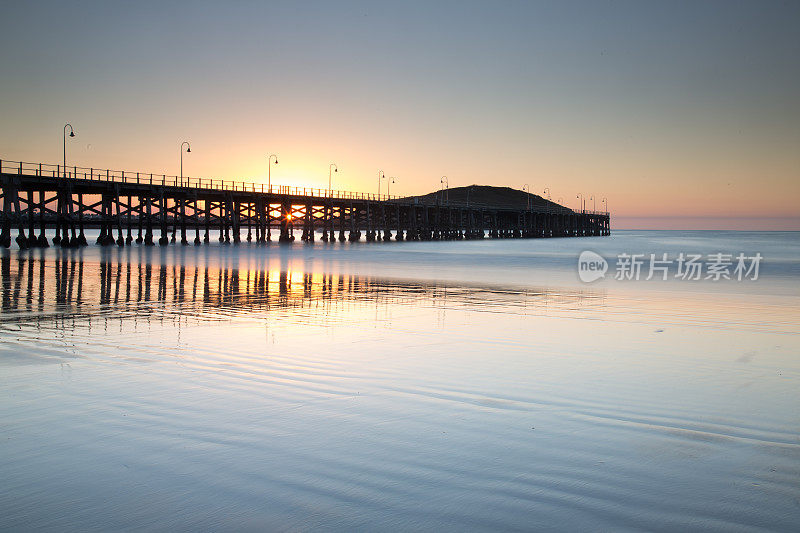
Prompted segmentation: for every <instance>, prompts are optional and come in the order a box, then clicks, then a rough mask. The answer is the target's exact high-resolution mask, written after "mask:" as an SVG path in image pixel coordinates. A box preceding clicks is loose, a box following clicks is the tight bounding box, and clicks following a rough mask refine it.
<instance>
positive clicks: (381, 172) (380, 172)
mask: <svg viewBox="0 0 800 533" xmlns="http://www.w3.org/2000/svg"><path fill="white" fill-rule="evenodd" d="M385 178H386V174H384V173H383V170H379V171H378V199H379V200H380V197H381V180H382V179H385Z"/></svg>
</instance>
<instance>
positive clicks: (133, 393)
mask: <svg viewBox="0 0 800 533" xmlns="http://www.w3.org/2000/svg"><path fill="white" fill-rule="evenodd" d="M584 251H591V252H594V253H595V254H596V255H597V256H599V257H600V258H602V259H603V260H605V261H606V263H607V271H606V273H605V277H604V278H603V279H599V280H597V281H594V282H592V283H586V282H583V281H581V279H580V276H579V265H578V263H579V261H578V258H579V256H580V255H581V252H584ZM650 254H654V256H653V257H651V255H650ZM663 254H667V255H666V257H664V255H663ZM681 254H683V257H684V259H686V258H688V257H689V256H695V257H696V256H699V257H696V260H695V263H698V262H699V263H700V268H701V269H702V272H701V276H700V279H688V278H687V276H682V275H681V271H682V269H683V267H684V266H686V265H685V264H683V263H681V264H680V265H679V261H678V258H679V256H680V255H681ZM717 254H722V255H721V256H718V255H717ZM739 254H742V256H743V258H744V261H745V264H744V266H745V267H747V268H746V269H745V270H743V271H742V270H740V271H738V272H737V270H736V268H737V257H738V256H739ZM629 256H635V261H634V263H636V262H637V261H639V267H637V268H638V269H639V270H637V271H636V272H634V271H633V270H631V269H627V268H626V266H625V265H626V261H627V260H628V259H626V258H628V257H629ZM757 256H760V257H761V259H760V260H755V259H753V258H755V257H757ZM653 259H656V260H660V261H662V262H661V263H658V265H659V266H661V267H662V269H661V270H659V269H656V270H654V271H651V267H652V266H653V264H654V263H653V261H652V260H653ZM753 263H757V265H754V264H753ZM754 266H757V267H758V268H757V271H756V270H755V269H754ZM714 271H717V272H720V271H721V272H722V273H723V274H727V275H722V274H720V276H716V275H715V274H714ZM634 274H635V275H634ZM0 275H1V276H2V294H0V530H51V531H92V530H118V529H125V530H128V529H137V530H188V531H197V530H217V531H243V530H244V531H246V530H253V531H265V530H268V531H283V530H291V531H297V530H300V531H306V530H326V531H327V530H334V531H358V530H364V531H396V530H402V531H431V530H446V531H463V530H468V531H482V530H485V531H497V530H502V531H505V530H570V531H574V530H624V529H645V530H672V531H684V530H699V529H702V530H717V531H752V530H763V529H766V530H776V531H797V530H798V529H800V320H799V319H800V233H797V232H786V233H777V232H775V233H767V232H753V233H746V232H669V231H662V232H634V231H618V232H615V234H614V235H612V236H611V237H595V238H582V239H546V240H501V241H493V240H488V239H487V240H484V241H468V242H428V243H408V242H403V243H395V242H392V243H376V244H366V243H352V244H351V243H343V244H339V243H336V244H324V243H321V242H318V243H316V244H314V245H304V244H300V243H295V244H294V245H291V246H281V245H278V244H271V245H268V246H260V245H256V244H242V245H239V246H223V245H220V244H217V243H214V244H212V245H210V246H202V247H194V246H187V247H182V246H180V245H177V246H175V245H172V246H170V247H168V248H159V247H156V248H144V247H136V246H134V247H132V248H127V247H126V248H122V249H119V248H116V247H114V248H107V249H102V248H99V247H96V246H91V247H88V248H86V249H83V250H61V249H48V250H34V251H25V252H20V251H18V250H15V249H11V250H4V251H0ZM664 276H666V277H667V279H666V280H664V279H663V277H664ZM617 277H621V278H626V279H615V278H617ZM636 277H638V278H639V279H638V280H637V279H636ZM648 277H650V278H651V279H649V280H648V279H646V278H648ZM717 277H719V279H718V280H717V279H716V278H717ZM738 277H742V279H741V280H739V279H738ZM627 278H633V279H627ZM727 278H730V279H727Z"/></svg>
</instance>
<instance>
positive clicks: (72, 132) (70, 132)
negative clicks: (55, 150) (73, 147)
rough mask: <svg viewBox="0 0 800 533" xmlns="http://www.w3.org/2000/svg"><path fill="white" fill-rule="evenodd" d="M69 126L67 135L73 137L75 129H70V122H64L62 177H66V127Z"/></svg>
mask: <svg viewBox="0 0 800 533" xmlns="http://www.w3.org/2000/svg"><path fill="white" fill-rule="evenodd" d="M68 127H69V136H70V137H75V130H73V129H72V124H70V123H69V122H67V123H66V124H64V177H65V178H66V177H67V128H68Z"/></svg>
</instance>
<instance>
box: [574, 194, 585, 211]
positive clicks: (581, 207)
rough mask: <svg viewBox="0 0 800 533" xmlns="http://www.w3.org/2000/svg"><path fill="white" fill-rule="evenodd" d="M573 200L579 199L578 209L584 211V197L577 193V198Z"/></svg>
mask: <svg viewBox="0 0 800 533" xmlns="http://www.w3.org/2000/svg"><path fill="white" fill-rule="evenodd" d="M575 198H580V200H581V203H580V204H578V207H580V209H581V210H582V211H586V197H585V196H584V195H583V193H578V196H576V197H575Z"/></svg>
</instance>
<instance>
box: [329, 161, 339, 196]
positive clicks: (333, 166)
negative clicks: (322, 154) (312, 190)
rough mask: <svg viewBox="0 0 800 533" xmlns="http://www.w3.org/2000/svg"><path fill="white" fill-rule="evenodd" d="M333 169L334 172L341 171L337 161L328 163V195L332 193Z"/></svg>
mask: <svg viewBox="0 0 800 533" xmlns="http://www.w3.org/2000/svg"><path fill="white" fill-rule="evenodd" d="M331 169H333V171H334V172H339V167H337V166H336V163H331V164H330V165H328V196H330V195H331V176H332V174H331Z"/></svg>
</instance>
